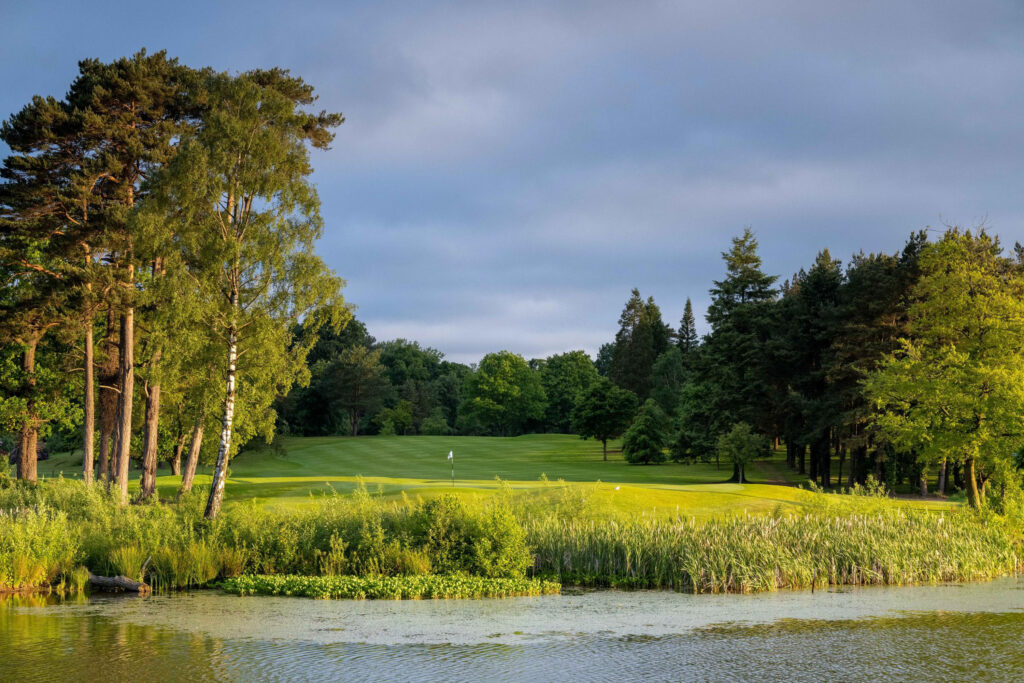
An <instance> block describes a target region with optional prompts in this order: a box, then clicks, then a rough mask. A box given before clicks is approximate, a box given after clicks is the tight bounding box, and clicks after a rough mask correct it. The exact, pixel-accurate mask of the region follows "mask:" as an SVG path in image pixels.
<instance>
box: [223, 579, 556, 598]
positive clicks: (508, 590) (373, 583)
mask: <svg viewBox="0 0 1024 683" xmlns="http://www.w3.org/2000/svg"><path fill="white" fill-rule="evenodd" d="M221 588H223V589H224V590H226V591H227V592H229V593H237V594H238V595H294V596H301V597H307V598H321V599H335V600H337V599H355V600H419V599H431V598H433V599H451V598H510V597H516V596H531V595H553V594H557V593H558V592H559V591H560V590H561V586H560V585H559V584H557V583H555V582H553V581H540V580H537V579H524V578H518V579H508V578H486V577H479V576H466V575H454V576H453V575H446V576H435V575H424V576H380V577H360V576H240V577H238V578H237V579H230V580H228V581H225V582H223V583H222V584H221Z"/></svg>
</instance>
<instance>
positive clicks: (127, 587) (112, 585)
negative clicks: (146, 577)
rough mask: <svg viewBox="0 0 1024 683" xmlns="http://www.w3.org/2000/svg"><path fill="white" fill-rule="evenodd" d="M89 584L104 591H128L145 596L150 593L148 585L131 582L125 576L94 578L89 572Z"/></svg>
mask: <svg viewBox="0 0 1024 683" xmlns="http://www.w3.org/2000/svg"><path fill="white" fill-rule="evenodd" d="M89 583H90V584H91V585H93V586H95V587H96V588H100V589H102V590H106V591H129V592H132V593H139V594H146V593H149V592H150V591H151V589H150V587H149V584H145V583H141V582H139V581H133V580H132V579H129V578H128V577H127V576H96V575H95V574H93V573H92V572H89Z"/></svg>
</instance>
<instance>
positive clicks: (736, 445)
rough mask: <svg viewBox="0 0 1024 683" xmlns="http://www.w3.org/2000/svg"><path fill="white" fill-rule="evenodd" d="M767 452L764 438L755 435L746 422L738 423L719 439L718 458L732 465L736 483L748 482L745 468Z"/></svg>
mask: <svg viewBox="0 0 1024 683" xmlns="http://www.w3.org/2000/svg"><path fill="white" fill-rule="evenodd" d="M766 450H767V443H765V440H764V438H763V437H761V436H759V435H757V434H755V433H754V432H753V431H751V429H750V425H748V424H747V423H746V422H737V423H736V424H735V425H733V427H732V429H731V430H729V431H728V432H726V433H725V434H722V435H721V436H720V437H718V457H719V458H721V459H722V460H724V461H725V462H729V463H732V464H733V466H734V468H735V472H736V481H737V482H738V483H740V484H742V483H743V482H744V481H746V479H745V477H744V468H745V467H746V466H747V464H748V463H750V462H751V461H752V460H754V459H755V458H757V457H758V456H759V455H762V454H763V453H764V452H765V451H766Z"/></svg>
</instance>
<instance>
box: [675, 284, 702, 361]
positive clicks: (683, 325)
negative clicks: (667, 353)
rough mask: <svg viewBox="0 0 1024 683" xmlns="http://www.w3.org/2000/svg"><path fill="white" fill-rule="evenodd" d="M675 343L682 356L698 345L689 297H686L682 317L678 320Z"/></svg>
mask: <svg viewBox="0 0 1024 683" xmlns="http://www.w3.org/2000/svg"><path fill="white" fill-rule="evenodd" d="M676 345H677V346H678V347H679V351H680V352H682V354H683V355H684V356H685V355H687V354H689V353H690V352H692V351H696V350H697V347H698V346H700V337H698V336H697V319H696V318H694V317H693V304H692V303H690V297H686V306H685V307H684V308H683V317H682V319H680V321H679V332H677V333H676Z"/></svg>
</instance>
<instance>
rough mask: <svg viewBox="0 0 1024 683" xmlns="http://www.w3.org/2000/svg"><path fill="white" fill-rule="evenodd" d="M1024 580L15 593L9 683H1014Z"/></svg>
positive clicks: (0, 664)
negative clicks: (470, 593) (402, 592)
mask: <svg viewBox="0 0 1024 683" xmlns="http://www.w3.org/2000/svg"><path fill="white" fill-rule="evenodd" d="M1022 636H1024V580H1021V579H1006V580H1001V581H995V582H992V583H984V584H970V585H950V586H922V587H908V588H863V589H844V590H833V591H818V592H815V593H811V592H793V591H783V592H779V593H770V594H758V595H696V596H695V595H687V594H679V593H667V592H661V591H638V592H630V593H626V592H617V591H591V592H584V593H579V594H570V595H563V596H549V597H538V598H515V599H506V600H450V601H444V600H441V601H405V602H391V601H365V602H355V601H320V600H309V599H303V598H270V597H247V598H239V597H235V596H229V595H224V594H221V593H218V592H214V591H202V592H196V593H192V594H187V595H170V596H153V597H150V598H125V597H107V596H101V597H94V598H91V599H89V600H84V599H82V600H68V601H64V602H53V601H49V600H43V599H39V598H14V599H7V600H6V601H0V652H2V653H3V655H2V659H0V680H19V681H22V680H57V679H60V680H97V679H98V678H99V679H105V680H129V679H131V680H228V681H231V680H282V681H283V680H326V679H331V680H382V679H388V680H415V681H421V680H424V681H425V680H431V681H433V680H467V681H470V680H474V681H475V680H529V681H545V680H608V681H613V680H614V681H620V680H647V681H658V680H680V679H697V680H750V679H758V680H823V679H831V680H835V679H842V680H869V679H873V680H907V679H914V680H949V679H953V678H961V679H972V680H1014V679H1017V678H1018V677H1019V676H1020V675H1021V672H1024V645H1022Z"/></svg>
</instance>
